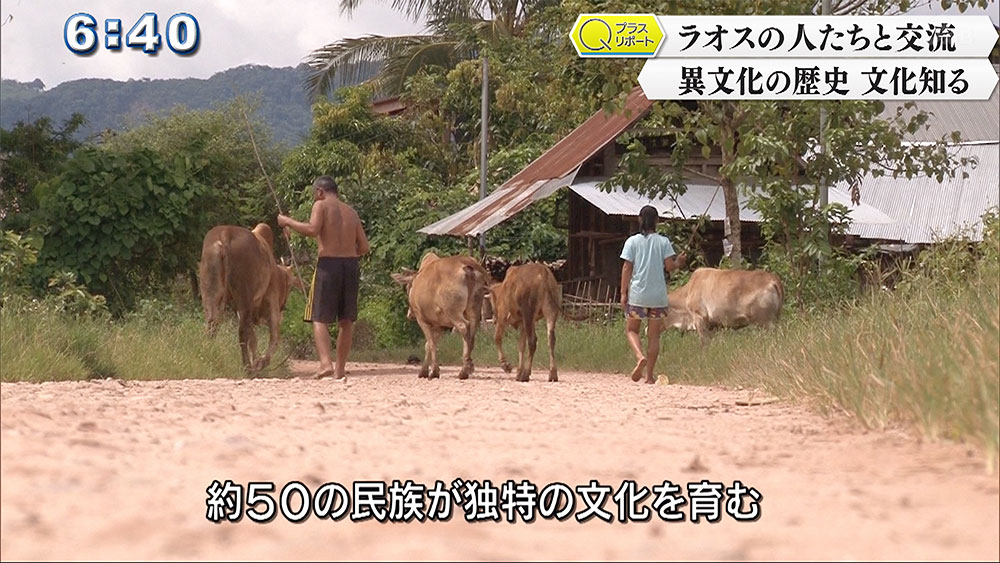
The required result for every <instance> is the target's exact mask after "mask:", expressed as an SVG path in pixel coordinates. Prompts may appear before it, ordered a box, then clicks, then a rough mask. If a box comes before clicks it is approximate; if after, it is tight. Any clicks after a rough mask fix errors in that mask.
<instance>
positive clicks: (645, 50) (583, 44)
mask: <svg viewBox="0 0 1000 563" xmlns="http://www.w3.org/2000/svg"><path fill="white" fill-rule="evenodd" d="M569 38H570V41H572V42H573V46H574V47H576V52H577V53H579V55H580V56H581V57H640V58H648V57H652V56H654V55H656V51H657V50H659V48H660V44H661V43H663V38H664V34H663V29H662V28H660V24H659V22H658V21H657V20H656V16H655V15H653V14H580V17H578V18H577V19H576V23H575V24H573V29H572V30H571V31H570V33H569Z"/></svg>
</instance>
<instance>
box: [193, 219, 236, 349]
mask: <svg viewBox="0 0 1000 563" xmlns="http://www.w3.org/2000/svg"><path fill="white" fill-rule="evenodd" d="M228 255H229V240H228V237H226V235H225V233H223V235H222V236H221V237H220V239H219V240H217V241H215V242H214V243H212V244H211V245H210V246H209V248H207V249H206V251H205V253H204V255H203V256H202V258H201V265H200V270H201V271H200V272H199V274H200V278H201V280H200V281H201V304H202V307H203V308H204V310H205V324H206V328H207V330H208V332H209V333H210V334H211V333H214V332H215V329H216V328H217V327H218V326H219V322H220V321H221V320H222V314H223V311H225V308H226V299H227V294H228V288H229V281H230V280H229V263H228V262H229V257H228Z"/></svg>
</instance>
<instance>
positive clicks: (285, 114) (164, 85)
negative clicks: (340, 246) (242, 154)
mask: <svg viewBox="0 0 1000 563" xmlns="http://www.w3.org/2000/svg"><path fill="white" fill-rule="evenodd" d="M372 70H374V69H372ZM305 71H306V67H305V66H304V65H300V66H298V67H284V68H272V67H268V66H260V65H244V66H240V67H236V68H231V69H229V70H226V71H223V72H218V73H216V74H214V75H213V76H212V77H211V78H208V79H198V78H185V79H168V80H161V79H156V80H150V79H140V80H129V81H127V82H120V81H117V80H108V79H97V78H85V79H80V80H73V81H70V82H64V83H62V84H60V85H58V86H56V87H55V88H52V89H51V90H48V91H45V90H43V88H44V85H43V84H42V82H41V81H40V80H35V81H34V82H30V83H28V82H17V81H15V80H7V79H4V80H3V81H2V85H0V127H3V128H4V129H10V128H11V127H13V125H14V124H15V123H17V122H18V121H25V122H29V121H33V120H35V119H37V118H39V117H42V116H48V117H50V118H52V120H53V121H54V123H55V124H57V125H58V124H60V123H61V122H62V121H63V120H64V119H66V118H68V117H69V116H70V115H71V114H72V113H73V112H79V113H82V114H83V115H84V117H86V118H87V123H86V125H85V126H84V127H82V128H81V129H80V132H79V134H78V136H79V137H80V138H81V139H82V138H85V137H88V136H90V135H92V134H94V133H97V132H100V131H103V130H105V129H121V128H123V127H125V126H126V125H128V124H130V123H134V122H136V120H138V119H141V118H142V116H143V115H144V114H146V113H147V112H157V113H162V112H165V111H167V110H170V109H171V108H173V107H174V106H177V105H183V106H185V107H187V108H188V109H204V108H209V107H212V105H213V104H216V103H218V102H222V101H226V100H229V99H232V98H233V97H235V96H237V95H248V96H256V97H258V98H259V100H260V107H259V110H258V111H259V113H260V117H261V118H262V119H264V120H265V121H266V122H267V123H268V124H270V126H271V130H272V133H273V135H274V138H275V140H278V141H282V142H284V143H285V144H288V145H293V144H297V143H298V142H300V141H301V140H302V138H304V136H305V135H306V134H307V133H308V131H309V124H310V120H311V117H310V110H309V103H308V101H307V100H306V95H305V91H304V89H303V86H302V80H303V78H304V76H305Z"/></svg>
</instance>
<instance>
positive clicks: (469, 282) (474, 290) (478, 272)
mask: <svg viewBox="0 0 1000 563" xmlns="http://www.w3.org/2000/svg"><path fill="white" fill-rule="evenodd" d="M462 272H463V273H464V274H465V286H466V288H468V291H469V295H470V296H471V295H475V294H478V295H479V296H480V297H481V298H483V299H485V298H486V284H487V283H488V281H489V274H487V273H486V268H483V267H482V266H481V265H479V264H478V263H468V264H465V265H464V266H462ZM475 314H476V315H478V316H479V317H480V320H482V314H483V313H482V308H481V307H480V310H479V311H477V312H476V313H475Z"/></svg>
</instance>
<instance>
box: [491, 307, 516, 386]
mask: <svg viewBox="0 0 1000 563" xmlns="http://www.w3.org/2000/svg"><path fill="white" fill-rule="evenodd" d="M494 319H496V329H495V330H494V332H493V342H495V343H496V345H497V355H498V356H499V358H500V367H501V368H503V370H504V371H505V372H507V373H510V372H511V371H513V370H514V368H513V367H511V365H510V362H508V361H507V358H506V356H504V353H503V333H504V331H505V330H506V329H507V325H506V324H505V323H504V322H503V320H501V319H500V318H498V317H494Z"/></svg>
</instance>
